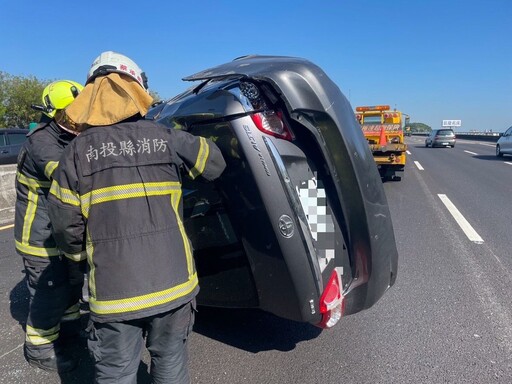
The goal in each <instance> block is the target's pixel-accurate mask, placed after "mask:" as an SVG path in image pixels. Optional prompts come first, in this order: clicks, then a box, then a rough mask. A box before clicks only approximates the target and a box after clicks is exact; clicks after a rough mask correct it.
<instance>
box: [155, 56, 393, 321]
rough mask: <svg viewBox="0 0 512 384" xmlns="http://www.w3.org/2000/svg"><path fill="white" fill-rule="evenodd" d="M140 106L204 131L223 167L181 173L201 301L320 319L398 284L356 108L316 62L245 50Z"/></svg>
mask: <svg viewBox="0 0 512 384" xmlns="http://www.w3.org/2000/svg"><path fill="white" fill-rule="evenodd" d="M184 80H186V81H198V83H197V86H195V87H192V88H190V89H188V90H187V91H185V92H184V93H182V94H180V95H178V96H176V97H175V98H173V99H171V100H170V101H167V102H165V103H160V104H159V105H157V106H155V107H154V108H152V109H151V110H150V112H149V114H148V115H147V118H148V119H154V120H156V121H158V122H160V123H162V124H164V125H166V126H167V127H169V129H184V130H187V131H189V132H191V133H193V134H195V135H200V136H204V137H208V138H211V139H212V140H213V141H214V142H215V143H216V144H217V145H218V146H219V148H220V149H221V151H222V153H223V155H224V158H225V160H226V163H227V168H226V170H225V171H224V173H223V175H222V176H221V178H220V179H219V180H218V181H216V182H215V183H203V182H198V181H190V180H183V186H184V196H183V206H184V216H185V225H186V228H187V230H188V234H189V237H190V239H191V241H192V244H193V247H194V257H195V260H196V265H197V270H198V274H199V280H200V286H201V292H200V294H199V296H198V301H199V303H200V304H203V305H207V306H219V307H232V308H259V309H262V310H264V311H268V312H271V313H273V314H275V315H277V316H280V317H284V318H287V319H291V320H296V321H301V322H308V323H311V324H314V325H317V326H319V327H322V328H329V327H332V326H333V325H334V324H336V323H337V322H338V320H339V319H340V318H341V317H342V316H344V315H349V314H353V313H356V312H358V311H361V310H363V309H366V308H369V307H370V306H372V305H373V304H375V303H376V302H377V301H378V300H379V298H380V297H381V296H382V295H383V294H384V292H385V291H386V290H387V289H388V288H389V287H391V286H392V285H393V283H394V282H395V279H396V275H397V262H398V254H397V249H396V243H395V237H394V233H393V226H392V222H391V216H390V212H389V208H388V204H387V200H386V197H385V194H384V190H383V185H382V181H381V179H380V176H379V173H378V170H377V167H376V166H375V161H374V159H373V157H372V154H371V152H370V150H369V147H368V144H367V143H366V140H365V138H364V137H363V134H362V132H361V129H360V127H359V125H358V122H357V120H356V119H355V116H354V112H353V109H352V108H351V106H350V104H349V102H348V101H347V99H346V98H345V97H344V96H343V94H342V93H341V92H340V90H339V88H338V87H337V86H336V84H334V83H333V82H332V81H331V80H330V79H329V77H328V76H327V75H326V74H325V73H324V72H323V71H322V69H320V68H319V67H318V66H316V65H314V64H313V63H311V62H309V61H307V60H304V59H300V58H292V57H280V56H277V57H276V56H245V57H242V58H239V59H235V60H234V61H232V62H229V63H226V64H223V65H220V66H218V67H215V68H211V69H208V70H205V71H202V72H200V73H197V74H195V75H192V76H189V77H186V78H185V79H184Z"/></svg>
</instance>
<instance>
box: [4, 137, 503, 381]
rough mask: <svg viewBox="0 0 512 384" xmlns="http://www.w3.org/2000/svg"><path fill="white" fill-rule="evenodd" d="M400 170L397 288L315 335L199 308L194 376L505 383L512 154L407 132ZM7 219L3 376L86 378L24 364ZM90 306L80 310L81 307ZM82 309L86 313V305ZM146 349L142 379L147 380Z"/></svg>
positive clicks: (396, 186) (260, 318)
mask: <svg viewBox="0 0 512 384" xmlns="http://www.w3.org/2000/svg"><path fill="white" fill-rule="evenodd" d="M407 140H408V145H409V152H410V154H409V155H408V162H407V166H406V171H405V175H404V178H403V180H402V181H400V182H385V183H384V188H385V191H386V195H387V197H388V201H389V204H390V207H391V213H392V218H393V224H394V229H395V236H396V241H397V244H398V250H399V255H400V256H399V257H400V259H399V269H398V279H397V282H396V284H395V285H394V286H393V287H392V288H391V289H390V290H389V291H388V292H387V293H386V294H385V295H384V296H383V298H382V299H381V300H380V301H379V302H378V303H377V304H376V305H375V306H374V307H372V308H370V309H369V310H367V311H365V312H362V313H359V314H356V315H352V316H348V317H346V318H344V319H342V320H341V321H340V322H339V323H338V324H337V325H336V326H335V327H334V328H333V329H331V330H328V331H321V330H320V329H317V328H315V327H313V326H310V325H305V324H300V323H294V322H291V321H287V320H283V319H280V318H276V317H274V316H270V315H268V314H265V313H262V312H259V311H247V310H244V311H237V310H215V309H208V308H200V312H199V314H198V317H197V322H196V325H195V328H194V333H193V334H192V336H191V339H190V352H191V361H190V368H191V375H192V382H193V383H196V384H199V383H201V384H211V383H223V384H224V383H236V384H238V383H244V384H263V383H269V384H270V383H308V384H312V383H319V384H320V383H322V384H324V383H361V384H363V383H393V384H396V383H436V384H437V383H475V384H476V383H478V384H481V383H484V384H485V383H512V295H511V293H510V291H511V289H512V252H511V248H512V246H511V243H512V157H507V156H505V157H503V158H501V159H497V158H496V157H495V155H494V144H492V143H484V142H481V143H480V142H476V141H465V140H464V141H463V140H459V141H458V142H457V144H456V146H455V148H453V149H452V148H425V147H424V138H422V137H408V138H407ZM12 238H13V233H12V228H10V227H9V226H7V227H4V228H2V229H1V230H0V260H1V264H0V273H1V276H2V278H1V280H0V293H1V296H0V300H1V301H0V304H1V311H0V321H1V324H2V326H0V336H1V338H2V343H1V345H0V383H9V384H12V383H34V384H35V383H37V384H41V383H45V384H53V383H90V382H91V377H92V366H91V362H90V360H89V358H88V356H87V352H86V348H85V346H84V345H77V346H76V349H75V351H74V353H76V354H77V356H80V358H81V362H80V366H79V369H78V370H76V371H75V372H73V373H70V374H67V375H63V376H62V377H59V376H58V375H56V374H51V373H46V372H44V371H40V370H35V369H33V368H30V367H29V366H28V365H27V364H26V363H25V362H24V360H23V356H22V348H21V346H22V343H23V331H22V328H21V324H22V323H23V321H24V316H26V303H27V301H26V298H27V292H26V288H25V287H24V285H23V274H22V264H21V260H20V258H19V256H17V255H16V254H15V252H14V247H13V242H12ZM84 311H86V308H84ZM84 317H86V312H84ZM147 363H148V360H147V355H145V356H144V359H143V363H142V364H141V366H140V375H139V376H140V377H139V382H140V383H147V382H148V375H147Z"/></svg>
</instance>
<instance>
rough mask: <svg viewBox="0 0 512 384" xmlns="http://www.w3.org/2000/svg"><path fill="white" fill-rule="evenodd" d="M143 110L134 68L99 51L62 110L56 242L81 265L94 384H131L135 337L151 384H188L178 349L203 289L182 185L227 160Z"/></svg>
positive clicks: (146, 102) (212, 173)
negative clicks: (69, 135) (67, 134)
mask: <svg viewBox="0 0 512 384" xmlns="http://www.w3.org/2000/svg"><path fill="white" fill-rule="evenodd" d="M151 102H152V98H151V97H150V96H149V94H148V93H147V81H146V77H145V75H144V73H143V72H142V71H141V70H140V68H139V67H138V66H137V64H135V63H134V62H133V61H132V60H131V59H129V58H128V57H126V56H124V55H121V54H119V53H116V52H112V51H108V52H104V53H102V54H101V55H100V56H99V57H98V58H97V59H96V60H95V61H94V62H93V64H92V67H91V69H90V71H89V74H88V79H87V84H86V86H85V88H84V90H83V91H82V93H81V94H80V96H79V97H78V98H77V100H76V101H75V104H74V106H75V108H72V109H68V110H67V115H68V118H69V119H70V120H72V121H73V122H74V123H75V124H76V126H77V127H78V129H79V130H80V131H81V133H80V135H79V136H78V137H77V139H76V140H74V141H73V142H72V143H71V145H70V146H69V147H68V148H67V149H66V151H65V153H64V155H63V157H62V159H61V163H60V166H59V169H58V171H57V174H56V175H55V178H54V182H53V183H52V187H51V194H50V198H49V201H50V216H51V217H53V218H59V223H58V225H56V226H55V228H54V231H55V237H56V239H57V242H58V244H59V246H60V247H61V248H62V249H63V251H64V252H65V253H66V255H67V256H68V257H70V258H74V259H75V260H76V261H79V260H82V259H84V258H87V261H88V265H89V291H90V292H89V305H90V310H91V320H92V322H93V326H92V327H91V330H90V334H89V340H88V344H89V348H90V351H91V353H92V356H93V357H94V359H95V380H96V382H98V383H114V382H115V383H132V382H135V380H136V375H137V369H138V366H139V362H140V354H141V348H142V345H143V335H146V337H147V339H146V345H147V347H148V350H149V353H150V355H151V359H152V363H151V375H152V377H153V382H154V383H188V382H189V375H188V361H187V347H186V345H187V344H186V340H187V337H188V335H189V333H190V331H191V328H192V325H193V321H194V311H195V308H194V307H195V296H196V295H197V293H198V290H199V286H198V277H197V272H196V269H195V265H194V260H193V258H192V249H191V244H190V241H189V239H188V238H187V235H186V233H185V228H184V226H183V220H182V190H181V182H180V180H181V177H182V176H185V177H191V178H195V177H199V176H201V177H203V178H204V179H206V180H213V179H215V178H217V177H218V176H219V175H220V174H221V173H222V171H223V170H224V168H225V162H224V159H223V157H222V155H221V153H220V151H219V149H218V147H217V146H216V145H215V144H214V143H213V142H212V141H210V140H208V139H205V138H202V137H196V136H193V135H191V134H189V133H187V132H185V131H180V130H168V129H167V128H166V127H164V126H162V125H160V124H158V123H156V122H153V121H148V120H144V119H143V116H144V115H145V114H146V113H147V110H148V108H149V106H150V105H151Z"/></svg>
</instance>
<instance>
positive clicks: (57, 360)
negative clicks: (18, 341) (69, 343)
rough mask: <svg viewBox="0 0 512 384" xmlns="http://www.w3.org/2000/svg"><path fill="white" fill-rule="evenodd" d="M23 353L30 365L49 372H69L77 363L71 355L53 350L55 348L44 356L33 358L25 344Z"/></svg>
mask: <svg viewBox="0 0 512 384" xmlns="http://www.w3.org/2000/svg"><path fill="white" fill-rule="evenodd" d="M24 355H25V359H26V360H27V362H28V363H29V364H30V365H31V366H33V367H36V368H40V369H44V370H45V371H50V372H58V373H64V372H69V371H72V370H73V369H75V368H76V366H77V364H78V361H77V360H76V359H74V358H73V357H72V356H69V355H66V354H64V353H62V352H59V351H55V349H52V350H51V351H50V352H49V353H48V354H45V355H44V356H41V357H38V358H34V357H31V356H30V352H28V351H27V347H26V346H25V348H24Z"/></svg>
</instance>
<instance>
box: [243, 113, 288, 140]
mask: <svg viewBox="0 0 512 384" xmlns="http://www.w3.org/2000/svg"><path fill="white" fill-rule="evenodd" d="M251 118H252V121H253V122H254V124H256V127H258V129H259V130H260V131H262V132H264V133H267V134H269V135H272V136H275V137H279V138H280V139H285V140H289V141H291V140H292V139H293V135H292V133H291V131H290V130H289V129H288V127H287V126H286V125H285V124H284V122H283V119H282V118H281V114H280V113H279V112H277V113H276V112H274V111H265V112H259V113H254V114H252V115H251Z"/></svg>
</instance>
